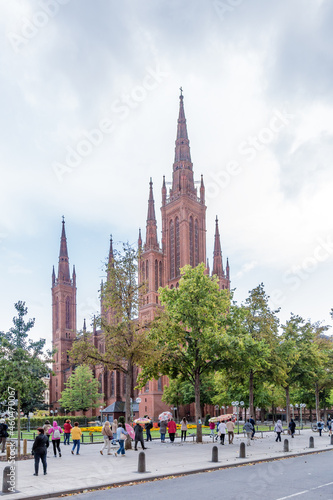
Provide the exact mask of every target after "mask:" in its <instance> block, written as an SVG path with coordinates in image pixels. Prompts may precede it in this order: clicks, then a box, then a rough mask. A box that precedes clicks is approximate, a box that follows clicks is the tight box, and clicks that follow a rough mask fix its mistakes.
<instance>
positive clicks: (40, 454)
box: [31, 427, 49, 476]
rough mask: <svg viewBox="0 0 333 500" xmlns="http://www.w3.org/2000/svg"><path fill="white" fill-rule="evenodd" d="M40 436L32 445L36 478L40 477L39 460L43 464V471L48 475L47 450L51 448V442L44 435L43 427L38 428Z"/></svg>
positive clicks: (38, 435)
mask: <svg viewBox="0 0 333 500" xmlns="http://www.w3.org/2000/svg"><path fill="white" fill-rule="evenodd" d="M37 431H38V434H37V436H36V438H35V441H34V443H33V445H32V450H31V451H32V454H33V456H34V458H35V473H34V476H38V469H39V460H40V461H41V462H42V464H43V471H44V476H45V475H46V474H47V472H46V470H47V463H46V457H47V448H48V447H49V440H48V439H47V437H46V436H45V434H44V429H43V427H38V428H37Z"/></svg>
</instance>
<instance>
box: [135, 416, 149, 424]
mask: <svg viewBox="0 0 333 500" xmlns="http://www.w3.org/2000/svg"><path fill="white" fill-rule="evenodd" d="M149 422H151V419H150V418H147V417H139V418H136V419H135V420H134V423H135V424H148V423H149Z"/></svg>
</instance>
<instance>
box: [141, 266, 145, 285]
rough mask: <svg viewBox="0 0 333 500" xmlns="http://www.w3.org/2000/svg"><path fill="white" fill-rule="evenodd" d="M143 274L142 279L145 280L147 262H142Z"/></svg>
mask: <svg viewBox="0 0 333 500" xmlns="http://www.w3.org/2000/svg"><path fill="white" fill-rule="evenodd" d="M141 274H142V281H144V280H145V263H144V262H141Z"/></svg>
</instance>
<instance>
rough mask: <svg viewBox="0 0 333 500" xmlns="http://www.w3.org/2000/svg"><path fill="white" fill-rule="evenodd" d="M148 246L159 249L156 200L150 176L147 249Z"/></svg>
mask: <svg viewBox="0 0 333 500" xmlns="http://www.w3.org/2000/svg"><path fill="white" fill-rule="evenodd" d="M148 248H156V249H158V248H159V246H158V241H157V223H156V217H155V202H154V194H153V181H152V178H150V182H149V200H148V214H147V224H146V244H145V250H147V249H148Z"/></svg>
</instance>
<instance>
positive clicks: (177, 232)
mask: <svg viewBox="0 0 333 500" xmlns="http://www.w3.org/2000/svg"><path fill="white" fill-rule="evenodd" d="M179 240H180V238H179V219H178V217H176V248H175V252H176V276H179V272H180V271H179V269H180V241H179Z"/></svg>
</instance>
